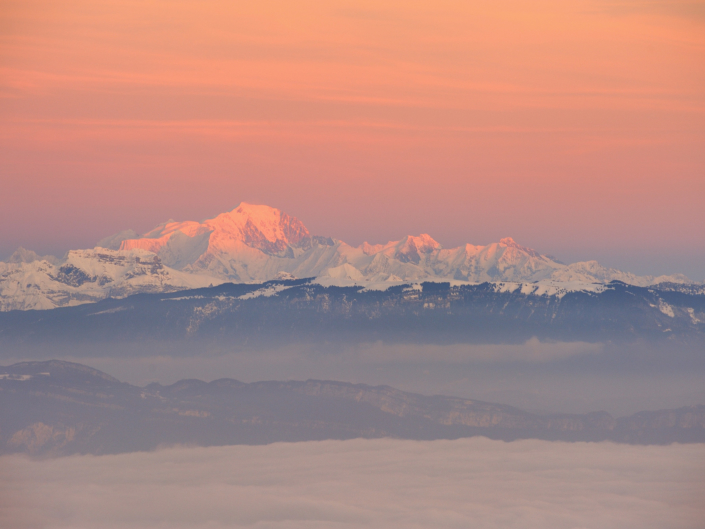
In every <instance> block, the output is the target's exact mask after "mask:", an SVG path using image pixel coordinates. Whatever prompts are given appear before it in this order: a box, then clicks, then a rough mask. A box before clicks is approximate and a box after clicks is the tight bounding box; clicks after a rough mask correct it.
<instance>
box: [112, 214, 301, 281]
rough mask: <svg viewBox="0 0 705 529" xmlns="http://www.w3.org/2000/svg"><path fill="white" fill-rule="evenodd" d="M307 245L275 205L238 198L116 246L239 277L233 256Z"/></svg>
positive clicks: (284, 253)
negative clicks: (225, 207) (211, 213)
mask: <svg viewBox="0 0 705 529" xmlns="http://www.w3.org/2000/svg"><path fill="white" fill-rule="evenodd" d="M119 235H120V234H118V236H119ZM118 236H114V237H113V238H109V239H108V240H113V239H115V238H116V237H118ZM311 244H312V239H311V235H310V233H309V231H308V230H307V229H306V226H304V224H303V223H302V222H301V221H300V220H298V219H297V218H295V217H292V216H291V215H288V214H286V213H283V212H282V211H280V210H278V209H276V208H272V207H269V206H262V205H254V204H247V203H245V202H243V203H241V204H240V205H238V206H237V207H235V208H234V209H232V210H231V211H228V212H226V213H221V214H220V215H218V216H217V217H215V218H212V219H207V220H204V221H203V222H195V221H184V222H176V221H168V222H165V223H164V224H161V225H159V226H157V227H156V228H154V229H153V230H151V231H150V232H148V233H146V234H144V235H142V236H141V237H134V238H127V239H124V240H122V241H121V243H120V246H119V248H120V250H133V249H141V250H146V251H149V252H153V253H155V254H157V255H158V256H159V257H160V258H161V259H162V260H163V261H164V263H165V264H167V265H169V266H172V267H174V268H176V269H179V270H181V269H186V268H187V267H190V268H191V269H193V271H197V270H214V271H216V272H217V273H219V274H220V275H223V274H225V275H227V276H228V277H232V278H241V277H242V276H241V274H240V273H239V271H238V269H237V268H238V267H237V266H233V265H232V264H231V262H232V260H233V259H232V258H233V256H238V255H245V256H247V255H249V257H248V259H256V258H261V257H263V256H262V255H260V254H259V253H258V252H260V253H261V254H264V256H278V257H293V256H294V253H295V251H294V250H295V249H302V248H309V247H310V246H311ZM252 250H255V252H254V253H253V252H252ZM244 279H246V280H249V279H251V278H249V277H245V278H244Z"/></svg>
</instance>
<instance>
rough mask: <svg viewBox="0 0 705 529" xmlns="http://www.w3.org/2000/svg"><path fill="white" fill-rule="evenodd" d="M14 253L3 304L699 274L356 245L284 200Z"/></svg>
mask: <svg viewBox="0 0 705 529" xmlns="http://www.w3.org/2000/svg"><path fill="white" fill-rule="evenodd" d="M10 261H11V262H9V263H1V262H0V310H11V309H14V308H17V309H27V308H52V307H56V306H64V305H70V304H76V303H85V302H91V301H96V300H98V299H102V298H104V297H106V296H112V297H121V296H125V295H129V294H132V293H136V292H163V291H170V290H178V289H185V288H195V287H201V286H208V285H211V284H213V285H215V284H219V283H223V282H226V281H232V282H239V283H254V282H264V281H268V280H271V279H276V278H281V277H288V278H311V277H315V278H319V279H321V280H323V281H324V282H325V283H326V284H327V285H335V284H338V285H343V284H352V283H359V284H364V285H365V286H366V287H369V286H371V285H373V284H386V285H389V284H392V283H401V282H423V281H444V282H445V281H461V282H471V283H483V282H492V283H496V284H500V283H506V284H510V283H511V284H525V283H536V282H548V283H546V285H550V289H554V290H556V291H564V290H566V288H568V287H566V286H565V284H568V283H570V284H579V285H585V284H588V285H590V284H607V283H609V282H611V281H614V280H618V281H622V282H624V283H629V284H632V285H639V286H647V285H653V284H657V283H664V282H670V283H687V282H689V281H688V279H687V278H685V277H684V276H679V275H675V276H661V277H657V278H654V277H650V276H636V275H634V274H630V273H627V272H622V271H620V270H615V269H611V268H606V267H604V266H601V265H600V264H598V263H597V262H596V261H587V262H582V263H573V264H570V265H565V264H563V263H561V262H559V261H557V260H556V259H554V258H552V257H550V256H548V255H542V254H540V253H539V252H537V251H536V250H533V249H531V248H527V247H525V246H522V245H520V244H518V243H517V242H516V241H515V240H514V239H513V238H511V237H505V238H503V239H501V240H500V241H499V242H495V243H491V244H488V245H486V246H474V245H471V244H465V245H462V246H459V247H457V248H443V247H442V246H441V245H440V244H439V243H438V242H437V241H435V240H434V239H433V238H432V237H431V236H430V235H428V234H426V233H423V234H421V235H418V236H414V235H409V236H407V237H404V238H403V239H401V240H397V241H390V242H388V243H386V244H375V245H372V244H368V243H364V244H362V245H360V246H358V247H353V246H350V245H348V244H345V243H344V242H342V241H339V240H335V239H330V238H326V237H317V236H311V234H310V233H309V231H308V229H307V228H306V226H304V224H303V223H302V222H301V221H300V220H298V219H297V218H295V217H292V216H291V215H288V214H286V213H284V212H282V211H280V210H278V209H276V208H272V207H269V206H264V205H254V204H247V203H244V202H243V203H241V204H239V205H238V206H237V207H235V208H234V209H232V210H231V211H228V212H225V213H222V214H220V215H218V216H216V217H214V218H212V219H206V220H204V221H201V222H196V221H183V222H177V221H173V220H170V221H167V222H165V223H163V224H160V225H159V226H157V227H156V228H154V229H153V230H151V231H149V232H148V233H146V234H144V235H137V234H136V233H135V232H133V231H131V230H127V231H124V232H121V233H118V234H116V235H113V236H110V237H107V238H105V239H103V240H101V241H100V243H99V244H98V246H97V247H96V248H95V249H93V250H74V251H72V252H69V254H68V255H67V257H66V258H64V259H63V260H58V259H53V260H52V259H49V258H47V257H44V258H41V257H39V256H38V255H37V254H35V253H34V252H30V251H28V250H23V249H19V250H18V251H17V252H15V254H14V255H13V257H12V258H11V259H10ZM558 283H560V284H562V285H564V286H561V285H557V284H558ZM522 288H524V287H522ZM542 288H544V287H542ZM545 288H549V287H545ZM571 288H572V287H571ZM580 288H584V287H583V286H581V287H580ZM551 291H553V290H551Z"/></svg>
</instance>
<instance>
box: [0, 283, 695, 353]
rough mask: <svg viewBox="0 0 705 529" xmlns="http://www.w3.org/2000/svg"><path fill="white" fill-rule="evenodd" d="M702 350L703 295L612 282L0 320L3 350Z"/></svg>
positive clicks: (105, 307) (275, 295) (114, 303)
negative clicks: (645, 345)
mask: <svg viewBox="0 0 705 529" xmlns="http://www.w3.org/2000/svg"><path fill="white" fill-rule="evenodd" d="M532 337H537V338H539V339H542V340H560V341H585V342H607V341H612V342H631V341H635V340H643V341H649V342H658V341H672V342H674V343H679V344H691V345H692V344H696V345H698V344H703V343H705V295H703V294H702V293H700V292H699V291H693V292H689V291H679V290H677V289H663V290H659V289H658V288H653V287H649V288H644V287H635V286H631V285H626V284H624V283H620V282H612V283H610V284H609V285H607V286H606V287H605V288H604V290H602V291H600V292H586V291H575V292H564V293H561V295H539V294H536V293H528V294H526V293H522V291H521V290H514V291H503V290H502V288H501V285H499V286H498V284H496V283H484V284H480V285H461V286H451V285H450V284H449V283H423V284H422V285H420V286H416V287H415V286H411V285H401V286H394V287H391V288H389V289H387V290H383V291H380V290H364V289H363V288H362V287H324V286H321V285H318V284H314V283H311V282H310V281H309V280H294V281H270V282H267V283H263V284H225V285H220V286H217V287H212V288H206V289H198V290H188V291H181V292H177V293H170V294H138V295H134V296H130V297H127V298H124V299H106V300H104V301H101V302H98V303H93V304H86V305H79V306H76V307H65V308H59V309H53V310H46V311H11V312H4V313H0V345H2V344H3V343H4V344H5V345H6V346H7V345H10V344H21V343H52V344H56V343H63V342H65V343H74V342H83V343H86V342H96V343H101V342H107V341H110V342H112V343H115V342H120V341H135V340H147V339H149V340H178V341H184V340H186V341H188V340H204V339H205V340H213V341H222V342H226V343H228V344H231V345H233V346H237V345H241V344H252V343H257V344H260V345H278V344H286V343H291V342H292V341H300V342H326V341H329V342H331V341H334V342H343V343H344V342H352V341H358V342H359V341H361V340H364V341H377V340H381V341H386V342H401V343H520V342H523V341H525V340H527V339H529V338H532Z"/></svg>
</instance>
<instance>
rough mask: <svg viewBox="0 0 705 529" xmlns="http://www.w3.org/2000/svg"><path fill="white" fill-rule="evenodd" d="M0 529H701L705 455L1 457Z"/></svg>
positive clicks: (403, 452) (588, 451) (307, 447)
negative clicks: (238, 528)
mask: <svg viewBox="0 0 705 529" xmlns="http://www.w3.org/2000/svg"><path fill="white" fill-rule="evenodd" d="M0 473H1V475H2V480H1V481H0V526H1V527H12V528H16V529H22V528H40V527H41V528H71V529H81V528H91V529H102V528H105V529H107V528H111V529H112V528H125V529H127V528H130V529H133V528H184V529H185V528H189V529H190V528H212V529H216V528H224V527H254V528H278V529H284V528H286V529H290V528H304V527H305V528H336V527H339V528H358V527H385V528H387V527H389V528H405V529H406V528H420V527H428V528H434V529H435V528H463V529H466V528H469V527H472V528H476V529H482V528H492V529H496V528H516V529H519V528H521V529H533V528H536V529H539V528H540V529H546V528H549V529H554V528H556V529H561V528H565V529H578V528H584V529H592V528H594V529H629V528H634V529H650V528H653V529H663V528H666V527H668V528H669V529H685V528H689V529H696V528H702V527H705V504H704V503H703V501H702V499H703V498H704V497H705V445H702V444H700V445H696V444H693V445H671V446H629V445H619V444H613V443H572V444H571V443H552V442H547V441H535V440H529V441H519V442H512V443H505V442H501V441H491V440H488V439H484V438H473V439H461V440H456V441H430V442H419V441H400V440H390V439H381V440H361V439H358V440H352V441H322V442H306V443H276V444H272V445H266V446H228V447H211V448H195V447H172V448H165V449H162V450H157V451H155V452H149V453H132V454H123V455H112V456H73V457H66V458H59V459H48V460H31V459H28V458H26V457H24V456H4V457H2V458H0Z"/></svg>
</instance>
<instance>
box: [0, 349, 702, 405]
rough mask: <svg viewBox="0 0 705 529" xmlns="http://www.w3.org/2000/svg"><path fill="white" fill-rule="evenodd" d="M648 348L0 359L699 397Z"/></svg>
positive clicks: (483, 390)
mask: <svg viewBox="0 0 705 529" xmlns="http://www.w3.org/2000/svg"><path fill="white" fill-rule="evenodd" d="M648 354H649V351H642V350H627V351H626V352H625V350H616V349H614V347H613V346H612V348H610V346H603V345H601V344H589V343H582V342H577V343H560V342H555V343H542V342H539V341H538V340H535V339H533V340H529V341H528V342H527V343H525V344H517V345H471V344H455V345H421V344H405V345H400V344H382V343H373V344H358V345H334V344H331V345H326V346H321V345H318V346H305V345H300V344H293V345H291V346H290V347H287V348H280V349H274V350H272V349H252V350H241V351H236V352H233V351H228V350H227V348H223V347H220V348H218V347H213V346H205V345H203V344H188V343H185V344H182V345H178V344H177V345H175V344H168V343H165V342H157V343H152V344H142V345H140V346H135V345H127V346H126V345H119V344H110V345H104V346H100V347H90V346H85V345H84V346H82V347H75V348H70V349H66V348H56V349H47V350H42V351H32V350H30V349H27V350H26V351H25V354H24V355H22V356H20V355H17V354H14V355H13V354H10V355H8V354H7V353H6V354H5V355H3V356H4V358H3V359H2V360H3V361H2V363H3V364H5V365H8V364H10V363H13V362H15V361H22V360H35V359H40V358H60V359H65V360H71V361H75V362H79V363H83V364H87V365H90V366H92V367H95V368H97V369H100V370H102V371H105V372H106V373H108V374H110V375H112V376H114V377H116V378H118V379H119V380H122V381H125V382H129V383H131V384H136V385H140V386H144V385H146V384H148V383H150V382H159V383H162V384H170V383H173V382H175V381H177V380H180V379H184V378H199V379H201V380H206V381H211V380H215V379H218V378H224V377H228V378H235V379H238V380H241V381H243V382H253V381H259V380H306V379H311V378H315V379H327V380H339V381H344V382H353V383H365V384H371V385H382V384H386V385H390V386H393V387H396V388H399V389H402V390H405V391H411V392H416V393H422V394H427V395H432V394H441V395H450V396H458V397H464V398H471V399H478V400H485V401H489V402H497V403H502V404H509V405H512V406H516V407H519V408H522V409H525V410H527V411H535V412H555V413H558V412H560V413H585V412H590V411H599V410H604V411H607V412H609V413H611V414H613V415H615V416H624V415H630V414H632V413H636V412H638V411H644V410H656V409H667V408H678V407H681V406H686V405H692V404H705V389H704V388H703V384H702V380H703V376H705V369H691V368H689V369H685V368H674V369H664V368H662V366H656V367H653V368H648V369H644V368H643V363H642V364H640V363H639V359H640V358H641V357H647V356H648ZM668 354H670V353H669V352H666V353H663V356H666V355H668ZM699 356H702V353H700V355H699ZM635 359H636V360H635Z"/></svg>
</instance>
